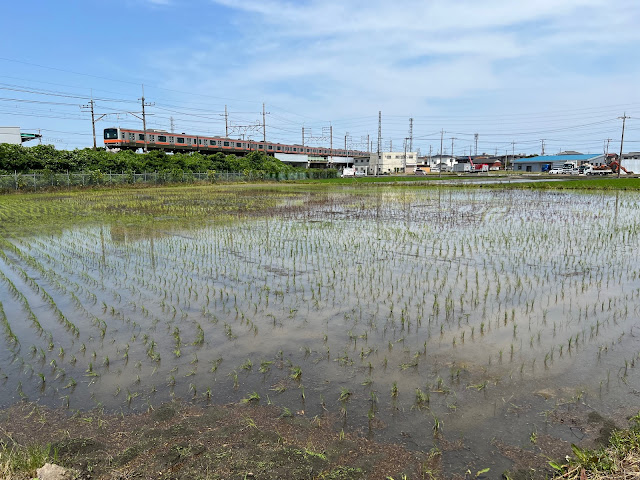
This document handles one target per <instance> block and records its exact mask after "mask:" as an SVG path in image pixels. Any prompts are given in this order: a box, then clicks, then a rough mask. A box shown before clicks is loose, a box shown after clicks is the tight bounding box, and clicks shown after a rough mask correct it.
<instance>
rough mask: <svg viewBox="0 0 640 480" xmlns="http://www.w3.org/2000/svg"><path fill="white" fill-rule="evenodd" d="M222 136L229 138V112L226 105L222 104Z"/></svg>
mask: <svg viewBox="0 0 640 480" xmlns="http://www.w3.org/2000/svg"><path fill="white" fill-rule="evenodd" d="M224 136H225V137H227V138H229V112H227V106H226V105H225V106H224Z"/></svg>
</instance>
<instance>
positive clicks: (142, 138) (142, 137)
mask: <svg viewBox="0 0 640 480" xmlns="http://www.w3.org/2000/svg"><path fill="white" fill-rule="evenodd" d="M138 140H142V141H144V133H139V134H138Z"/></svg>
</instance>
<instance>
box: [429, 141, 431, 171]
mask: <svg viewBox="0 0 640 480" xmlns="http://www.w3.org/2000/svg"><path fill="white" fill-rule="evenodd" d="M429 168H431V145H429Z"/></svg>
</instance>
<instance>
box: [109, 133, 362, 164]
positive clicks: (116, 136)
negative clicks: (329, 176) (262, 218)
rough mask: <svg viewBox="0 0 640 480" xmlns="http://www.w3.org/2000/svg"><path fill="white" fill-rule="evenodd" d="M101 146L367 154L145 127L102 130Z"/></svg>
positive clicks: (114, 147) (205, 150) (230, 152)
mask: <svg viewBox="0 0 640 480" xmlns="http://www.w3.org/2000/svg"><path fill="white" fill-rule="evenodd" d="M104 145H105V147H106V148H107V149H119V150H138V149H139V148H145V147H146V148H147V149H148V150H164V151H167V152H201V153H217V152H223V153H228V154H234V155H246V154H247V153H249V152H253V151H256V150H257V151H261V152H265V153H266V154H268V155H271V156H273V155H275V154H276V153H288V154H294V155H295V154H299V155H303V154H306V155H313V156H323V157H326V156H336V157H352V156H354V155H359V156H362V155H367V156H368V153H367V152H361V151H357V150H343V149H330V148H321V147H308V146H303V145H297V144H294V145H288V144H283V143H273V142H260V141H257V140H241V139H233V138H226V137H208V136H201V135H189V134H186V133H171V132H167V131H164V130H155V129H147V132H146V136H145V132H144V131H143V130H136V129H131V128H119V127H111V128H105V129H104Z"/></svg>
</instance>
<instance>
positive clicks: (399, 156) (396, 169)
mask: <svg viewBox="0 0 640 480" xmlns="http://www.w3.org/2000/svg"><path fill="white" fill-rule="evenodd" d="M356 160H357V159H356ZM417 162H418V154H417V152H407V153H406V154H405V152H380V157H378V154H377V153H372V154H371V155H370V157H369V162H368V164H366V165H365V164H364V162H360V163H359V162H357V161H356V162H355V163H354V166H355V167H356V170H357V171H366V173H367V174H368V175H385V174H389V173H406V172H413V171H414V170H415V168H416V163H417ZM362 168H366V169H367V170H362Z"/></svg>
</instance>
